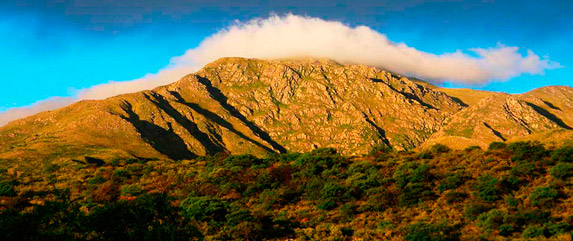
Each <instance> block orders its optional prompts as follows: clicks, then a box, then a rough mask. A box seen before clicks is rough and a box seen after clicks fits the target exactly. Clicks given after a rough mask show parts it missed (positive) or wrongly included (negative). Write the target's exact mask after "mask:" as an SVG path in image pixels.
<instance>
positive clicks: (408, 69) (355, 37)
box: [0, 15, 559, 125]
mask: <svg viewBox="0 0 573 241" xmlns="http://www.w3.org/2000/svg"><path fill="white" fill-rule="evenodd" d="M469 51H471V52H473V54H471V55H470V54H467V53H464V52H462V51H460V50H458V51H455V52H452V53H446V54H440V55H437V54H432V53H427V52H423V51H420V50H417V49H415V48H412V47H409V46H407V45H406V44H404V43H395V42H392V41H390V40H389V39H388V38H387V37H386V35H384V34H382V33H379V32H377V31H375V30H373V29H371V28H368V27H366V26H358V27H355V28H353V27H350V26H348V25H345V24H343V23H341V22H336V21H325V20H322V19H319V18H312V17H303V16H298V15H286V16H271V17H269V18H266V19H254V20H251V21H248V22H236V23H235V24H233V25H232V26H230V27H228V28H225V29H223V30H221V31H219V32H218V33H216V34H214V35H212V36H210V37H208V38H206V39H205V40H203V42H201V44H200V45H199V46H198V47H197V48H194V49H190V50H188V51H187V52H186V53H185V54H184V55H183V56H179V57H175V58H173V59H172V61H171V62H172V63H171V64H170V65H169V66H167V67H165V68H164V69H163V70H161V71H159V72H158V73H156V74H149V75H146V76H144V77H143V78H141V79H136V80H132V81H122V82H109V83H104V84H100V85H96V86H93V87H90V88H87V89H83V90H79V91H78V92H77V94H76V97H73V98H64V99H63V100H65V101H58V100H62V98H54V99H50V100H47V101H45V102H39V103H37V104H34V105H31V106H28V107H21V108H13V109H9V110H8V111H6V112H4V113H0V125H3V124H6V123H7V122H8V121H11V120H14V119H18V118H21V117H24V116H27V115H31V114H35V113H38V112H40V111H44V110H51V109H56V108H59V107H62V106H65V105H67V104H70V103H71V102H74V101H78V100H84V99H104V98H107V97H110V96H114V95H118V94H123V93H129V92H136V91H141V90H145V89H151V88H154V87H157V86H160V85H165V84H169V83H171V82H174V81H176V80H178V79H179V78H180V77H182V76H183V75H185V74H188V73H191V72H194V71H196V70H198V69H199V68H200V67H201V66H204V65H205V64H207V63H209V62H211V61H214V60H216V59H218V58H221V57H247V58H262V59H273V58H290V57H301V56H303V57H317V58H328V59H333V60H335V61H338V62H342V63H354V64H365V65H370V66H375V67H380V68H384V69H387V70H390V71H393V72H396V73H400V74H404V75H411V76H416V77H419V78H423V79H429V80H435V81H451V82H460V83H470V84H475V83H486V82H488V81H493V80H505V79H509V78H512V77H516V76H520V75H522V74H543V73H544V71H545V70H547V69H552V68H557V67H559V64H558V63H555V62H551V61H550V60H549V59H546V58H540V57H539V56H538V55H536V54H535V53H533V52H532V51H530V50H527V51H526V54H521V53H520V52H519V48H518V47H508V46H503V45H501V44H499V45H498V46H497V47H495V48H486V49H484V48H473V49H469Z"/></svg>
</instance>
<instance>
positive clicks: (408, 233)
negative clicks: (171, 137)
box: [0, 142, 573, 240]
mask: <svg viewBox="0 0 573 241" xmlns="http://www.w3.org/2000/svg"><path fill="white" fill-rule="evenodd" d="M571 176H573V146H563V147H559V148H557V147H545V146H543V145H542V144H540V143H537V142H516V143H511V144H508V145H506V144H504V143H499V142H496V143H492V144H491V145H490V146H489V149H487V150H482V149H481V148H479V147H470V148H467V149H465V150H450V149H449V148H448V147H446V146H443V145H434V146H431V147H429V148H428V149H426V150H423V151H421V152H396V151H392V150H390V149H388V148H387V147H384V146H376V147H374V148H373V149H372V151H371V152H370V153H369V154H368V155H364V156H352V157H349V156H342V155H340V154H338V153H337V151H336V150H335V149H316V150H313V151H311V152H308V153H286V154H272V155H270V156H267V157H264V158H257V157H254V156H251V155H236V156H225V155H215V156H210V157H204V158H196V159H193V160H182V161H169V160H161V161H160V160H153V159H121V158H118V159H110V160H100V159H96V158H89V157H88V158H86V159H85V160H75V161H73V160H69V161H59V162H56V161H53V162H48V161H46V162H38V161H37V162H28V163H14V162H9V161H0V196H1V197H0V210H1V211H0V239H1V240H72V239H75V240H287V239H289V240H503V239H524V240H528V239H532V238H535V239H540V240H543V239H552V240H566V239H571V232H572V231H573V205H572V204H571V203H572V202H571V201H572V199H573V189H572V188H571V187H572V184H573V183H572V179H571Z"/></svg>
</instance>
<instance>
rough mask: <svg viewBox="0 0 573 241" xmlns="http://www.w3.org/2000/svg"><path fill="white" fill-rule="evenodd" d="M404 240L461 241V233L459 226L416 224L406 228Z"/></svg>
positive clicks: (443, 223)
mask: <svg viewBox="0 0 573 241" xmlns="http://www.w3.org/2000/svg"><path fill="white" fill-rule="evenodd" d="M405 232H406V235H405V236H404V240H408V241H449V240H459V236H460V232H459V227H458V226H457V225H448V224H447V223H445V222H442V223H439V224H431V223H424V222H419V223H414V224H411V225H408V226H407V227H406V230H405Z"/></svg>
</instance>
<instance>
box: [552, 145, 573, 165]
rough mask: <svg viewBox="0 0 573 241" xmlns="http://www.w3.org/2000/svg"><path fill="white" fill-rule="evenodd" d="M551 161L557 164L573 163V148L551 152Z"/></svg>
mask: <svg viewBox="0 0 573 241" xmlns="http://www.w3.org/2000/svg"><path fill="white" fill-rule="evenodd" d="M551 159H553V160H554V161H557V162H573V146H564V147H561V148H559V149H556V150H554V151H553V152H551Z"/></svg>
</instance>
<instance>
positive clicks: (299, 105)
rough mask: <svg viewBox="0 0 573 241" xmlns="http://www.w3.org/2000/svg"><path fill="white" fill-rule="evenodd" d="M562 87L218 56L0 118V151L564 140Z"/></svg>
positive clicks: (571, 97)
mask: <svg viewBox="0 0 573 241" xmlns="http://www.w3.org/2000/svg"><path fill="white" fill-rule="evenodd" d="M572 126H573V89H572V88H571V87H565V86H550V87H544V88H541V89H536V90H533V91H530V92H527V93H525V94H520V95H510V94H505V93H495V92H486V91H475V90H467V89H444V88H438V87H435V86H433V85H431V84H429V83H426V82H424V81H421V80H416V79H411V78H406V77H404V76H400V75H396V74H393V73H390V72H388V71H384V70H381V69H378V68H372V67H368V66H362V65H342V64H339V63H336V62H333V61H330V60H317V59H296V60H258V59H244V58H222V59H219V60H217V61H215V62H213V63H210V64H208V65H206V66H205V67H204V68H203V69H201V70H199V71H198V72H196V73H193V74H189V75H187V76H185V77H183V78H182V79H180V80H179V81H177V82H175V83H173V84H170V85H167V86H162V87H158V88H156V89H154V90H149V91H142V92H138V93H132V94H124V95H119V96H116V97H112V98H108V99H105V100H97V101H92V100H90V101H81V102H78V103H75V104H73V105H70V106H68V107H65V108H62V109H58V110H55V111H47V112H43V113H39V114H37V115H34V116H30V117H27V118H24V119H20V120H16V121H13V122H11V123H9V124H7V125H6V126H4V127H2V128H0V159H8V160H12V159H19V160H23V159H38V158H41V159H47V160H50V159H55V158H56V159H57V158H81V157H84V156H90V157H94V158H101V159H105V160H109V159H113V158H118V157H138V158H170V159H174V160H181V159H191V158H194V157H197V156H203V155H213V154H216V153H219V152H226V153H229V154H242V153H250V154H254V155H263V154H264V153H268V152H288V151H294V152H306V151H310V150H312V149H315V148H318V147H334V148H337V149H339V150H340V151H341V152H343V153H345V154H350V155H354V154H363V153H366V152H368V150H369V149H370V148H371V147H372V146H375V145H389V146H392V147H394V148H396V149H399V150H400V149H414V148H420V147H421V148H424V147H426V146H428V145H431V144H435V143H444V144H447V145H450V146H452V147H454V148H464V147H467V146H470V145H480V146H486V145H488V144H489V143H490V142H492V141H509V140H511V141H514V140H526V139H527V140H529V139H532V140H540V141H543V142H547V143H550V144H559V143H561V142H564V141H567V140H572V139H573V131H572V130H571V129H572V128H571V127H572Z"/></svg>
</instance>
